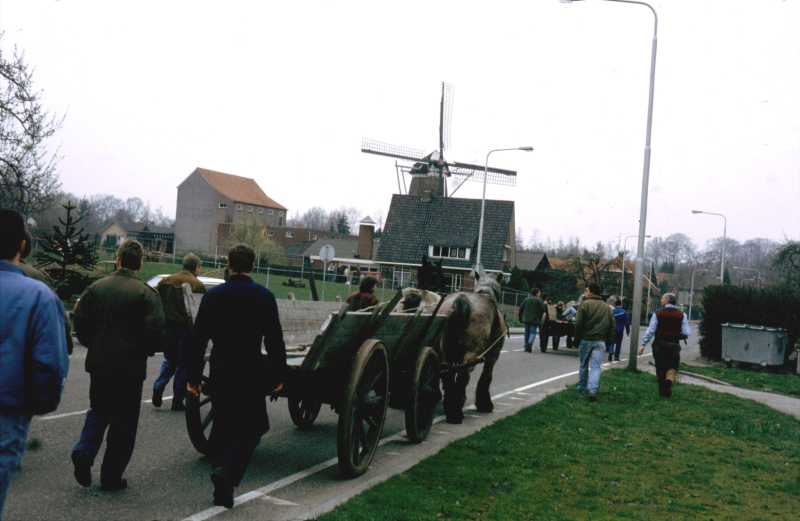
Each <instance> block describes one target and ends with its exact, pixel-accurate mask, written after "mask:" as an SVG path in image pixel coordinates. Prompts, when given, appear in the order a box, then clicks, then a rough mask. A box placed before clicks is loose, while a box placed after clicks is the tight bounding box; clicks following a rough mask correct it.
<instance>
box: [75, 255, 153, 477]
mask: <svg viewBox="0 0 800 521" xmlns="http://www.w3.org/2000/svg"><path fill="white" fill-rule="evenodd" d="M143 254H144V251H143V250H142V245H141V244H139V243H138V242H137V241H135V240H132V239H128V240H127V241H125V242H123V243H122V244H121V245H120V247H119V249H118V250H117V270H116V271H115V272H114V273H113V274H112V275H109V276H108V277H104V278H102V279H100V280H98V281H97V282H95V283H94V284H92V285H91V286H89V287H88V288H86V290H85V291H84V292H83V295H81V299H80V301H79V302H78V307H77V309H76V310H75V315H74V317H75V332H76V333H77V335H78V340H80V342H81V344H83V345H84V346H86V348H87V349H88V353H87V355H86V372H88V373H89V375H90V383H89V402H90V407H91V408H90V409H89V412H87V413H86V422H85V423H84V425H83V431H82V432H81V438H80V441H79V442H78V444H77V445H75V448H74V449H73V451H72V463H73V465H74V466H75V479H76V480H77V481H78V483H79V484H81V485H82V486H84V487H88V486H89V485H91V484H92V474H91V467H92V465H93V464H94V460H95V457H96V456H97V453H98V451H99V450H100V445H101V444H102V443H103V436H104V435H105V432H106V428H108V438H106V452H105V456H104V457H103V466H102V467H100V489H101V490H103V491H107V492H113V491H116V490H122V489H124V488H126V487H127V486H128V481H127V480H126V479H123V477H122V474H123V473H124V472H125V468H127V466H128V463H129V462H130V460H131V456H132V455H133V447H134V444H135V443H136V429H137V427H138V425H139V409H140V406H141V402H142V387H143V386H144V379H145V377H146V376H147V357H148V356H153V354H154V353H155V348H156V346H157V345H158V344H159V343H160V342H161V335H162V333H163V331H164V313H163V311H162V308H161V299H160V298H158V293H156V291H155V290H154V289H153V288H151V287H150V286H148V285H147V284H145V283H144V282H142V281H141V280H139V278H138V277H137V276H136V272H137V271H139V270H140V269H141V268H142V257H143Z"/></svg>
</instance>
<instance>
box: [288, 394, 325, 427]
mask: <svg viewBox="0 0 800 521" xmlns="http://www.w3.org/2000/svg"><path fill="white" fill-rule="evenodd" d="M321 408H322V402H315V401H313V400H307V399H304V398H289V415H290V416H291V417H292V421H293V422H294V424H295V425H297V426H298V427H300V428H301V429H308V428H309V427H311V426H312V425H314V420H316V419H317V415H319V410H320V409H321Z"/></svg>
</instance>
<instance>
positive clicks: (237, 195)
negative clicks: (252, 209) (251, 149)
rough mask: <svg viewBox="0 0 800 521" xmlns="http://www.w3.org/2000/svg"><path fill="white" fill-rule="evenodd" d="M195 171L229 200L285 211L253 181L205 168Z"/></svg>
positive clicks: (283, 207) (284, 208)
mask: <svg viewBox="0 0 800 521" xmlns="http://www.w3.org/2000/svg"><path fill="white" fill-rule="evenodd" d="M197 170H198V171H199V172H200V173H201V174H202V175H203V177H205V178H206V181H208V183H209V184H210V185H211V187H212V188H213V189H214V190H216V191H218V192H219V193H221V194H222V195H224V196H226V197H228V198H230V199H231V200H233V201H234V202H237V203H246V204H254V205H258V206H267V207H269V208H277V209H278V210H286V207H285V206H283V205H282V204H280V203H278V202H277V201H275V200H274V199H271V198H270V197H269V196H267V194H265V193H264V191H263V190H262V189H261V187H260V186H258V183H256V181H255V179H250V178H249V177H241V176H238V175H231V174H224V173H222V172H216V171H214V170H208V169H206V168H199V167H198V168H197Z"/></svg>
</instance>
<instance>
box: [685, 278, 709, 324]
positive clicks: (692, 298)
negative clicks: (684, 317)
mask: <svg viewBox="0 0 800 521" xmlns="http://www.w3.org/2000/svg"><path fill="white" fill-rule="evenodd" d="M695 273H708V270H694V271H693V272H692V287H691V288H689V320H691V319H692V304H694V274H695Z"/></svg>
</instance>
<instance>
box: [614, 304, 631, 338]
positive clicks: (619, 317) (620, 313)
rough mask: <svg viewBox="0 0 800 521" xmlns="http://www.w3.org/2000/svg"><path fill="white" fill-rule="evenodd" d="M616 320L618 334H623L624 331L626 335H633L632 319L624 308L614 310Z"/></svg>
mask: <svg viewBox="0 0 800 521" xmlns="http://www.w3.org/2000/svg"><path fill="white" fill-rule="evenodd" d="M614 320H615V321H616V323H617V333H622V330H623V329H624V330H625V334H626V335H630V334H631V319H630V317H629V316H628V312H627V311H625V310H624V309H622V308H614Z"/></svg>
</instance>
